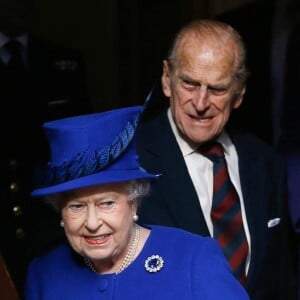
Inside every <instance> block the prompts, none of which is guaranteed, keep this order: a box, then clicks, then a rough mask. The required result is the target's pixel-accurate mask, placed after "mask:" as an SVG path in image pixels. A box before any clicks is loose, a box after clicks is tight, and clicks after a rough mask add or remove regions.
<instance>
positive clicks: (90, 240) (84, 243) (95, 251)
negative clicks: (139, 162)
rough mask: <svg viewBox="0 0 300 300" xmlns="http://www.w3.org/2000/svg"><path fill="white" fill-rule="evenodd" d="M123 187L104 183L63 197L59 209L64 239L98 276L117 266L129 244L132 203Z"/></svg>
mask: <svg viewBox="0 0 300 300" xmlns="http://www.w3.org/2000/svg"><path fill="white" fill-rule="evenodd" d="M126 187H127V184H126V183H116V184H106V185H99V186H93V187H87V188H83V189H79V190H75V191H71V192H68V193H67V194H66V197H67V200H66V202H65V204H64V206H63V208H62V219H63V221H64V223H65V226H64V229H65V233H66V236H67V238H68V240H69V242H70V244H71V246H72V247H73V249H74V250H75V251H76V252H77V253H79V254H81V255H82V256H84V257H87V258H89V259H90V260H91V261H92V263H93V265H94V266H95V268H96V269H97V271H98V272H101V273H106V272H107V273H109V272H111V271H113V270H114V266H116V265H119V264H120V262H121V261H122V259H123V257H124V255H125V253H126V251H127V248H128V244H129V243H130V239H131V236H132V231H133V215H135V213H136V204H135V202H128V191H127V189H126Z"/></svg>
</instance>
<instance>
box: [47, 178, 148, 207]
mask: <svg viewBox="0 0 300 300" xmlns="http://www.w3.org/2000/svg"><path fill="white" fill-rule="evenodd" d="M126 190H127V191H128V201H129V202H134V201H136V202H137V204H138V205H139V204H140V202H141V201H142V199H143V198H144V197H146V196H147V195H148V194H149V192H150V181H149V180H147V179H139V180H131V181H127V182H126ZM66 193H67V192H66ZM66 193H57V194H53V195H49V196H46V197H45V198H44V201H45V203H46V204H48V205H50V207H52V208H53V209H54V210H56V211H58V212H60V211H61V209H62V208H63V207H64V205H65V203H66V201H67V199H68V197H66Z"/></svg>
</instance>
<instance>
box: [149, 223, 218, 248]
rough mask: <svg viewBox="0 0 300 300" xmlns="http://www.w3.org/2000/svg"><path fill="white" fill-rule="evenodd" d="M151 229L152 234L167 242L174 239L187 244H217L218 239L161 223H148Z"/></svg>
mask: <svg viewBox="0 0 300 300" xmlns="http://www.w3.org/2000/svg"><path fill="white" fill-rule="evenodd" d="M147 227H148V228H149V229H151V234H152V236H153V237H155V238H159V239H160V240H161V241H162V240H164V241H166V243H171V242H172V241H174V242H176V243H178V242H181V243H184V244H185V245H187V244H188V245H190V244H202V245H204V244H207V243H208V244H216V241H215V240H214V239H212V238H211V237H205V236H201V235H199V234H196V233H192V232H189V231H186V230H184V229H181V228H176V227H168V226H160V225H147Z"/></svg>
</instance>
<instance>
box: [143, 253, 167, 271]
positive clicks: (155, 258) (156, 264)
mask: <svg viewBox="0 0 300 300" xmlns="http://www.w3.org/2000/svg"><path fill="white" fill-rule="evenodd" d="M163 266H164V260H163V259H162V257H161V256H159V255H151V256H149V257H148V258H147V259H146V260H145V269H146V270H147V271H148V272H150V273H155V272H158V271H160V270H161V269H162V268H163Z"/></svg>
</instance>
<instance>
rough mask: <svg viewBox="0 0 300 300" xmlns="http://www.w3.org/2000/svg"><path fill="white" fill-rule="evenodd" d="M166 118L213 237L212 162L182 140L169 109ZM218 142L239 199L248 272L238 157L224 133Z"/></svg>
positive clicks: (245, 227)
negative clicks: (211, 213) (222, 149)
mask: <svg viewBox="0 0 300 300" xmlns="http://www.w3.org/2000/svg"><path fill="white" fill-rule="evenodd" d="M168 118H169V122H170V124H171V128H172V131H173V133H174V135H175V138H176V140H177V143H178V145H179V148H180V150H181V152H182V155H183V158H184V160H185V164H186V166H187V169H188V172H189V174H190V177H191V179H192V182H193V184H194V188H195V190H196V193H197V196H198V199H199V202H200V206H201V209H202V212H203V215H204V218H205V221H206V224H207V227H208V230H209V232H210V235H211V236H213V225H212V220H211V216H210V212H211V207H212V196H213V162H212V161H211V160H210V159H208V158H207V157H205V156H203V155H201V154H200V153H199V151H197V148H196V147H195V146H194V147H193V146H191V145H190V144H188V143H187V142H186V141H185V140H184V139H182V137H181V136H180V134H179V133H178V128H177V127H176V125H175V123H174V120H173V117H172V115H171V111H170V109H169V110H168ZM218 142H219V143H220V144H222V146H223V147H224V154H225V159H226V162H227V166H228V172H229V176H230V179H231V181H232V183H233V185H234V187H235V189H236V191H237V193H238V195H239V198H240V203H241V211H242V219H243V224H244V229H245V234H246V238H247V241H248V245H249V255H248V258H247V264H246V270H248V267H249V260H250V249H251V247H250V243H251V239H250V234H249V228H248V224H247V218H246V213H245V205H244V199H243V194H242V190H241V183H240V175H239V166H238V156H237V152H236V149H235V146H234V144H233V143H232V141H231V139H230V137H229V135H228V134H227V133H226V132H223V133H222V134H221V136H220V137H219V138H218Z"/></svg>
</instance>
